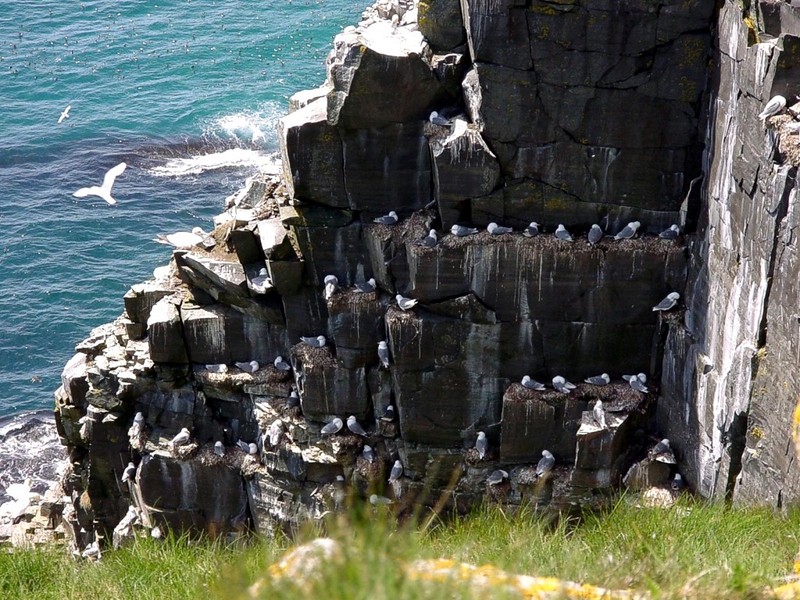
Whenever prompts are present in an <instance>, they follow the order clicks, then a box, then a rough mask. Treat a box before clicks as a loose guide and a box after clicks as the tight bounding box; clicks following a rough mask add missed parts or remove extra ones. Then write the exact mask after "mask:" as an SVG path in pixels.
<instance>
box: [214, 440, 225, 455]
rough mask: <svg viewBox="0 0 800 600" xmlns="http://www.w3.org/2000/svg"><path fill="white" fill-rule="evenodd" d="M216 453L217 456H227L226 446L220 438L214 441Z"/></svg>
mask: <svg viewBox="0 0 800 600" xmlns="http://www.w3.org/2000/svg"><path fill="white" fill-rule="evenodd" d="M214 454H216V455H217V456H225V446H223V445H222V442H220V441H219V440H217V441H216V442H214Z"/></svg>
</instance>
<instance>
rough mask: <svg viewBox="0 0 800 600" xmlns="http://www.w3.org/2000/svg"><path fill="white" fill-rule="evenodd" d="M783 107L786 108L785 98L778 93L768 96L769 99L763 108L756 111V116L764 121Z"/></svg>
mask: <svg viewBox="0 0 800 600" xmlns="http://www.w3.org/2000/svg"><path fill="white" fill-rule="evenodd" d="M784 108H786V98H784V97H783V96H780V95H778V96H773V97H772V98H770V101H769V102H767V105H766V106H765V107H764V110H762V111H761V112H760V113H758V118H759V119H761V120H762V121H765V120H766V119H767V118H769V117H772V116H774V115H777V114H778V113H779V112H781V111H782V110H783V109H784Z"/></svg>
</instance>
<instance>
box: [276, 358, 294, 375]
mask: <svg viewBox="0 0 800 600" xmlns="http://www.w3.org/2000/svg"><path fill="white" fill-rule="evenodd" d="M272 365H273V366H274V367H275V368H276V369H278V371H291V370H292V365H290V364H289V363H287V362H286V361H285V360H283V357H282V356H277V357H276V358H275V360H274V361H273V363H272Z"/></svg>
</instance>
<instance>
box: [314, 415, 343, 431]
mask: <svg viewBox="0 0 800 600" xmlns="http://www.w3.org/2000/svg"><path fill="white" fill-rule="evenodd" d="M342 427H344V422H343V421H342V420H341V419H340V418H339V417H334V418H333V419H332V420H331V422H330V423H328V424H327V425H325V426H324V427H323V428H322V429H321V430H320V433H322V435H332V434H334V433H339V432H340V431H341V430H342Z"/></svg>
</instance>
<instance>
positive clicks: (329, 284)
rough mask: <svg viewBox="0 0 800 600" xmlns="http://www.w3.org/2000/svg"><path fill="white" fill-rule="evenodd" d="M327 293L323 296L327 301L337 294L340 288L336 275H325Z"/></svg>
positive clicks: (324, 292)
mask: <svg viewBox="0 0 800 600" xmlns="http://www.w3.org/2000/svg"><path fill="white" fill-rule="evenodd" d="M324 283H325V291H323V292H322V295H323V296H324V297H325V300H330V299H331V296H333V295H334V294H335V293H336V290H337V289H338V287H339V279H338V278H337V277H336V275H325V281H324Z"/></svg>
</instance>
